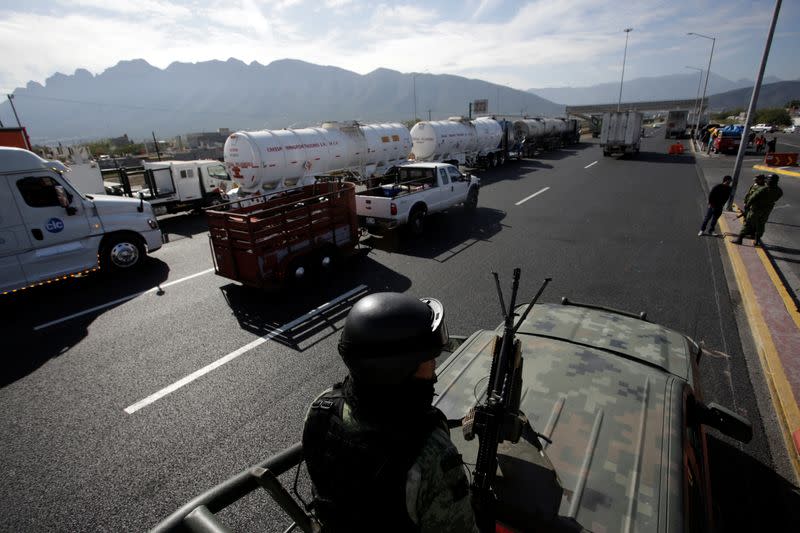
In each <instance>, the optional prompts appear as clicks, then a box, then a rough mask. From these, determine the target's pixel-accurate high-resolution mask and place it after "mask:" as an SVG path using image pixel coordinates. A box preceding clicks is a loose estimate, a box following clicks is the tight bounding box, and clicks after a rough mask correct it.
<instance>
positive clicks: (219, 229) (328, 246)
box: [206, 182, 359, 288]
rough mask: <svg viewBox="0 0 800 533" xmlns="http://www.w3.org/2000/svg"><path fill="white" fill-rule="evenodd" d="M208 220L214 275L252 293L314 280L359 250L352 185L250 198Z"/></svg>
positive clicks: (219, 209)
mask: <svg viewBox="0 0 800 533" xmlns="http://www.w3.org/2000/svg"><path fill="white" fill-rule="evenodd" d="M206 217H207V219H208V227H209V238H210V241H211V251H212V256H213V258H214V269H215V271H216V273H217V274H218V275H220V276H223V277H226V278H229V279H232V280H236V281H240V282H242V283H244V284H245V285H250V286H253V287H260V288H269V287H275V286H277V285H280V284H282V283H283V282H284V281H286V280H287V279H289V278H292V277H295V276H297V275H298V274H300V273H302V276H309V275H312V274H313V271H314V270H316V269H318V268H324V267H327V266H329V265H331V264H332V263H335V262H336V259H338V258H341V257H342V256H343V255H347V254H349V253H351V252H352V251H353V250H354V249H355V247H356V245H357V244H358V237H359V234H358V218H357V216H356V203H355V185H353V184H352V183H346V182H345V183H335V182H323V183H317V184H314V185H307V186H305V187H298V188H297V189H291V190H289V191H284V192H281V193H277V194H274V195H271V196H256V197H248V198H246V199H242V200H238V201H236V202H232V203H229V204H224V205H222V206H217V207H215V208H214V209H213V210H208V211H206ZM301 269H302V270H301ZM298 277H299V276H298Z"/></svg>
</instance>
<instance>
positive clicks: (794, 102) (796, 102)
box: [786, 99, 800, 109]
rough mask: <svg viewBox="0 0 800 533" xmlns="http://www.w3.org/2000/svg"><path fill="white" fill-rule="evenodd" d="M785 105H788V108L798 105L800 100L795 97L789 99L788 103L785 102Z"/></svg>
mask: <svg viewBox="0 0 800 533" xmlns="http://www.w3.org/2000/svg"><path fill="white" fill-rule="evenodd" d="M786 107H789V108H792V109H794V108H797V107H800V100H797V99H795V100H789V103H787V104H786Z"/></svg>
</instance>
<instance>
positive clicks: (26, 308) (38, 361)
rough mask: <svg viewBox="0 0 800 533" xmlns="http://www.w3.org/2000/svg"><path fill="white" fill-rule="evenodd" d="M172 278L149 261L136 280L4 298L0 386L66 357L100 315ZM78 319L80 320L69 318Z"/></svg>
mask: <svg viewBox="0 0 800 533" xmlns="http://www.w3.org/2000/svg"><path fill="white" fill-rule="evenodd" d="M126 274H128V275H126ZM168 274H169V266H167V264H166V263H164V262H163V261H160V260H158V259H155V258H153V257H150V258H148V261H147V262H146V263H145V264H143V265H142V267H141V268H140V269H139V270H138V271H137V272H136V273H135V275H130V274H129V273H111V274H105V273H94V274H90V275H87V276H84V277H79V278H70V279H69V280H65V281H61V282H57V283H54V284H51V285H45V286H42V287H34V288H31V289H27V290H25V291H22V292H18V293H15V294H12V295H9V296H8V297H5V298H2V299H0V316H3V317H6V318H5V319H4V320H3V321H2V324H0V335H2V338H3V345H4V346H3V356H2V358H0V387H5V386H6V385H9V384H11V383H13V382H15V381H16V380H18V379H20V378H23V377H25V376H27V375H28V374H30V373H32V372H34V371H35V370H36V369H38V368H39V367H41V366H42V365H43V364H45V363H46V362H47V361H49V360H50V359H52V358H54V357H58V356H60V355H62V354H63V353H65V352H66V351H67V350H69V349H70V348H72V347H73V346H75V345H76V344H78V343H79V342H80V341H81V340H83V338H84V337H86V335H87V330H88V328H89V326H90V325H91V323H92V322H93V321H94V320H95V319H96V318H97V317H98V316H99V315H101V314H103V313H105V312H106V311H108V310H110V309H114V308H115V307H117V306H119V305H121V304H123V303H125V302H127V301H130V300H132V299H134V298H136V297H137V296H139V295H140V293H142V292H144V291H148V290H150V289H153V288H156V287H158V286H159V285H160V284H161V283H163V282H164V281H166V279H167V276H168ZM156 294H159V293H156ZM160 294H163V292H161V293H160ZM95 308H96V309H95ZM87 310H91V311H90V312H88V313H86V311H87ZM75 314H78V316H75V317H73V318H68V317H70V316H72V315H75ZM65 318H68V319H67V320H64V321H62V322H59V323H57V324H53V325H49V326H48V325H47V324H48V323H50V322H53V321H58V320H62V319H65Z"/></svg>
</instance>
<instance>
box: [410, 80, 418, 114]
mask: <svg viewBox="0 0 800 533" xmlns="http://www.w3.org/2000/svg"><path fill="white" fill-rule="evenodd" d="M411 81H412V83H413V84H414V116H413V117H412V118H411V120H414V121H416V120H417V73H416V72H412V73H411Z"/></svg>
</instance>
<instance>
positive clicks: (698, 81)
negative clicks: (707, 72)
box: [686, 65, 703, 142]
mask: <svg viewBox="0 0 800 533" xmlns="http://www.w3.org/2000/svg"><path fill="white" fill-rule="evenodd" d="M686 68H690V69H692V70H697V71H699V72H700V79H698V80H697V95H695V97H694V116H695V119H696V118H697V115H698V113H700V110H699V109H698V108H697V104H698V100H699V99H700V84H702V83H703V69H701V68H698V67H690V66H688V65H687V66H686ZM695 122H697V121H696V120H695ZM694 137H695V138H696V137H697V126H695V128H694ZM692 142H694V141H692Z"/></svg>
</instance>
